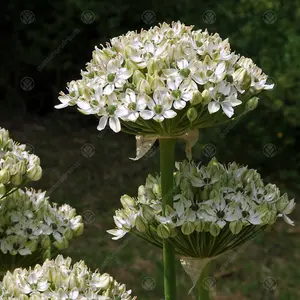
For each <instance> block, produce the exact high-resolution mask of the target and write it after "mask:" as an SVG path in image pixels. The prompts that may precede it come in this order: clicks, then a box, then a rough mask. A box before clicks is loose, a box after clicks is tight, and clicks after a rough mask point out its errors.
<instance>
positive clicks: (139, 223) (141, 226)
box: [135, 216, 148, 232]
mask: <svg viewBox="0 0 300 300" xmlns="http://www.w3.org/2000/svg"><path fill="white" fill-rule="evenodd" d="M135 227H136V229H137V230H138V231H139V232H147V230H148V226H147V221H146V220H145V219H144V218H143V217H141V216H137V217H136V220H135Z"/></svg>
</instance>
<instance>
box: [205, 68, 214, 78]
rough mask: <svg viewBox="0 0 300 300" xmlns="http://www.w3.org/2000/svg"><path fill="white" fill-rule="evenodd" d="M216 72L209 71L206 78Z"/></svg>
mask: <svg viewBox="0 0 300 300" xmlns="http://www.w3.org/2000/svg"><path fill="white" fill-rule="evenodd" d="M213 73H214V72H213V71H212V70H207V72H206V76H208V77H210V76H211V75H212V74H213Z"/></svg>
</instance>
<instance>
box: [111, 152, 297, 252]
mask: <svg viewBox="0 0 300 300" xmlns="http://www.w3.org/2000/svg"><path fill="white" fill-rule="evenodd" d="M176 167H177V171H176V172H175V173H174V190H173V199H174V207H173V208H171V207H169V206H167V209H166V216H165V217H163V216H162V197H161V185H160V177H159V176H156V177H153V176H151V175H149V176H148V178H147V181H146V184H145V185H142V186H140V187H139V189H138V197H137V198H133V197H130V196H128V195H124V196H122V198H121V203H122V205H123V208H122V209H119V210H117V211H116V214H115V216H114V221H115V224H116V226H117V229H113V230H108V232H109V233H110V234H112V235H114V237H113V239H120V238H122V237H123V236H124V235H125V234H126V233H127V232H132V233H135V234H137V235H139V236H140V237H142V238H144V239H146V240H148V241H149V242H152V243H153V244H155V245H158V246H161V242H162V239H164V238H169V239H170V240H171V241H172V242H173V243H174V244H175V245H176V250H177V252H178V253H180V254H182V255H186V256H209V255H212V254H214V255H217V254H220V253H221V252H224V251H225V250H228V249H231V248H233V247H235V246H237V245H238V244H239V242H245V239H246V240H247V239H249V238H252V237H253V236H255V235H256V234H257V233H259V232H260V231H261V230H263V229H265V228H266V227H267V225H272V224H273V223H274V222H275V221H276V219H277V217H283V218H284V220H285V221H286V222H287V223H288V224H290V225H293V222H292V221H291V219H290V218H289V217H288V216H287V215H288V214H290V213H291V212H292V210H293V209H294V207H295V203H294V200H289V199H288V196H287V194H283V195H281V194H280V191H279V189H278V188H277V187H276V186H275V185H274V184H267V185H264V183H263V182H262V179H261V177H260V175H259V174H258V173H257V172H256V171H255V170H253V169H248V168H247V167H242V166H238V165H237V164H236V163H235V162H233V163H230V164H228V166H227V167H226V166H224V165H222V164H220V163H219V162H217V160H216V159H215V158H213V159H212V160H211V161H210V162H209V164H208V165H207V166H204V165H203V166H197V165H196V164H195V163H194V162H187V161H183V162H181V163H176ZM225 236H226V238H225ZM215 237H216V238H217V239H214V238H215ZM213 241H214V242H213ZM220 241H222V243H221V242H220ZM219 242H220V243H219ZM203 243H204V245H203ZM191 244H192V248H191ZM221 244H222V245H221Z"/></svg>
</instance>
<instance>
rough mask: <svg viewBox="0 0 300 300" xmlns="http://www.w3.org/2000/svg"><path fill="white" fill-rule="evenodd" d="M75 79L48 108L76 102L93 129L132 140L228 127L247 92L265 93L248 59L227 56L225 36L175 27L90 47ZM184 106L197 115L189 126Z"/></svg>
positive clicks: (131, 34)
mask: <svg viewBox="0 0 300 300" xmlns="http://www.w3.org/2000/svg"><path fill="white" fill-rule="evenodd" d="M81 75H82V78H81V79H79V80H76V81H71V82H70V83H69V84H68V94H64V93H63V92H62V93H61V96H60V97H59V100H60V101H61V104H59V105H56V108H64V107H66V106H74V105H76V106H77V108H78V110H79V111H80V112H82V113H84V114H94V115H97V116H98V117H99V118H100V123H99V126H98V130H103V129H104V128H105V127H106V125H107V124H109V126H110V128H111V129H112V130H113V131H114V132H119V131H121V130H122V128H124V131H126V132H128V133H131V134H134V135H137V134H139V135H140V134H142V135H146V134H149V135H151V134H152V135H173V136H180V135H182V134H184V133H185V132H187V131H188V129H191V125H192V129H193V128H203V127H208V126H213V125H215V124H217V123H219V124H220V123H224V122H228V121H229V120H230V118H232V117H233V116H234V115H236V116H238V115H239V114H241V112H243V111H248V106H249V105H248V106H247V105H246V104H247V102H248V101H249V99H250V98H251V97H252V95H254V94H255V95H256V94H258V93H259V92H261V91H262V90H266V89H270V88H272V85H268V84H266V80H267V76H266V75H265V74H264V73H262V70H261V69H260V68H259V67H257V66H256V65H255V64H254V63H253V61H252V60H251V59H250V58H245V57H243V56H242V57H240V56H239V55H238V54H236V53H235V52H232V51H231V49H230V44H229V42H228V39H225V40H222V39H221V38H220V36H219V35H218V34H217V33H215V34H209V33H208V32H207V30H205V31H202V30H193V26H186V25H184V24H182V23H180V22H173V23H172V24H166V23H163V24H160V25H159V26H155V27H153V28H150V29H149V30H142V31H141V32H140V33H137V32H132V31H130V32H128V33H127V34H125V35H122V36H119V37H114V38H112V39H111V40H110V43H107V44H106V47H104V46H102V48H101V49H100V48H98V47H95V50H94V52H93V55H92V60H91V61H90V62H89V63H88V64H87V68H86V70H85V71H82V73H81ZM199 95H201V97H200V96H199ZM195 97H196V98H197V101H195ZM199 97H200V98H199ZM191 106H193V107H194V108H195V109H196V111H197V112H198V113H197V115H196V114H195V116H196V117H195V118H194V119H193V120H192V121H191V119H189V118H188V117H187V111H188V110H189V109H190V108H191ZM169 119H174V121H173V120H172V122H171V121H170V120H169ZM159 123H163V125H162V124H159ZM191 123H192V124H191Z"/></svg>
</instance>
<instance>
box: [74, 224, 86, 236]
mask: <svg viewBox="0 0 300 300" xmlns="http://www.w3.org/2000/svg"><path fill="white" fill-rule="evenodd" d="M83 230H84V225H83V223H79V224H78V225H77V227H76V228H75V230H73V235H74V236H80V235H82V233H83Z"/></svg>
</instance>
